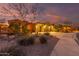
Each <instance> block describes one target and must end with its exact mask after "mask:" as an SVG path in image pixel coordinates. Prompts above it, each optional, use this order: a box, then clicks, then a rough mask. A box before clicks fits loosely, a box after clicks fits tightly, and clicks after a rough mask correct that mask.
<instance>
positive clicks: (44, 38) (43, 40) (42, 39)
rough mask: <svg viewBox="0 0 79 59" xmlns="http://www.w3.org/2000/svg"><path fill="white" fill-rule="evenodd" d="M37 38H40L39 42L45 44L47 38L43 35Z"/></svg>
mask: <svg viewBox="0 0 79 59" xmlns="http://www.w3.org/2000/svg"><path fill="white" fill-rule="evenodd" d="M39 40H40V42H41V44H46V43H47V38H46V37H44V36H41V37H40V38H39Z"/></svg>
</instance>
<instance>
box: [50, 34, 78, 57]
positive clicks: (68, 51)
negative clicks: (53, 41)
mask: <svg viewBox="0 0 79 59" xmlns="http://www.w3.org/2000/svg"><path fill="white" fill-rule="evenodd" d="M61 35H62V36H58V38H60V40H59V41H58V43H57V45H56V46H55V48H54V50H53V51H52V53H51V56H79V46H78V44H77V43H76V42H75V40H74V39H75V37H74V36H75V34H73V33H71V34H70V33H69V34H61Z"/></svg>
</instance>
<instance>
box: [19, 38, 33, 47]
mask: <svg viewBox="0 0 79 59" xmlns="http://www.w3.org/2000/svg"><path fill="white" fill-rule="evenodd" d="M33 43H34V38H33V37H29V38H27V39H26V38H25V39H22V40H20V41H19V44H20V45H23V46H29V45H32V44H33Z"/></svg>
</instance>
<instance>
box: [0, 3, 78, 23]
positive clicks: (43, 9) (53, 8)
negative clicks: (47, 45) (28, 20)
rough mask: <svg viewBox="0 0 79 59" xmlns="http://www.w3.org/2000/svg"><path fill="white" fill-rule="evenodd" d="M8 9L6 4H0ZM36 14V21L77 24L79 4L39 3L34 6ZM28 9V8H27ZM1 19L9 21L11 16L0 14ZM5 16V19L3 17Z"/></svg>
mask: <svg viewBox="0 0 79 59" xmlns="http://www.w3.org/2000/svg"><path fill="white" fill-rule="evenodd" d="M1 6H5V7H7V8H8V6H7V4H0V9H1ZM35 7H36V8H38V9H37V13H38V17H36V19H37V20H41V21H50V22H55V23H58V22H63V21H71V22H79V4H77V3H74V4H73V3H69V4H68V3H60V4H59V3H57V4H56V3H47V4H46V3H39V4H36V5H35ZM28 8H30V7H28ZM0 16H1V17H0V18H1V19H9V18H11V16H10V15H9V16H8V15H6V14H4V15H3V14H0ZM5 16H6V17H5Z"/></svg>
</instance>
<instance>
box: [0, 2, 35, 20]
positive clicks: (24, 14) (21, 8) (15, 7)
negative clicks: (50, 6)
mask: <svg viewBox="0 0 79 59" xmlns="http://www.w3.org/2000/svg"><path fill="white" fill-rule="evenodd" d="M35 6H36V4H29V3H27V4H25V3H11V4H7V7H5V6H2V7H1V9H0V14H1V15H5V14H6V15H11V16H13V17H14V18H20V19H22V20H25V19H26V18H29V17H28V15H29V16H30V18H29V19H31V20H32V19H34V18H35V14H36V11H37V8H36V7H35Z"/></svg>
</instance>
